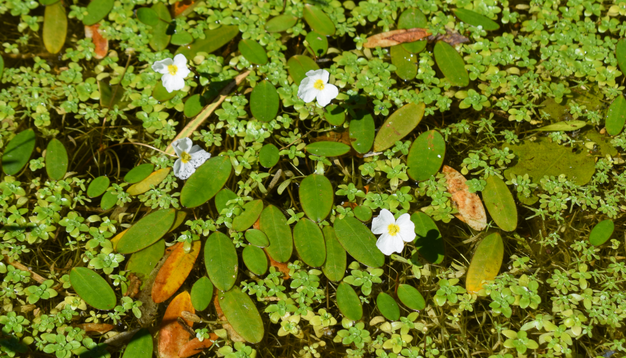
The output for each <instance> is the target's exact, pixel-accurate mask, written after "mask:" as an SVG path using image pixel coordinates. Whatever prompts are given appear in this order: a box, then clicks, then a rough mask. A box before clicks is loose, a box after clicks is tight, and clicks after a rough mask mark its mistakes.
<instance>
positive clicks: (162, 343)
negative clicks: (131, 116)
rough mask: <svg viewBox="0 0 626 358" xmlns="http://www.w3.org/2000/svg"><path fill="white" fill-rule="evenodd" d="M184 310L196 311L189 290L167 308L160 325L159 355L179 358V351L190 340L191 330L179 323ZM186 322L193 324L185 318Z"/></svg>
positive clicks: (189, 324) (163, 357)
mask: <svg viewBox="0 0 626 358" xmlns="http://www.w3.org/2000/svg"><path fill="white" fill-rule="evenodd" d="M183 311H187V312H190V313H193V314H195V313H196V311H195V309H194V308H193V305H192V304H191V296H190V295H189V292H187V291H183V292H181V293H180V294H179V295H178V296H176V297H175V298H174V299H173V300H172V302H170V305H169V306H167V310H165V314H164V315H163V320H162V321H161V326H160V327H159V342H158V346H157V353H158V357H160V358H179V357H180V356H179V355H178V352H180V350H181V349H182V348H183V347H184V346H185V345H186V344H187V342H189V336H190V334H189V332H188V331H187V330H186V329H185V327H183V326H182V325H181V324H180V323H178V318H179V317H181V314H182V312H183ZM185 322H186V323H187V325H188V326H189V327H192V326H193V322H192V321H189V320H185Z"/></svg>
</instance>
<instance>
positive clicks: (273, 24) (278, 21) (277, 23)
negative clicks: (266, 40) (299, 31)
mask: <svg viewBox="0 0 626 358" xmlns="http://www.w3.org/2000/svg"><path fill="white" fill-rule="evenodd" d="M296 22H298V18H297V17H295V16H293V15H289V14H283V15H279V16H276V17H274V18H271V19H270V20H268V21H267V22H266V23H265V30H267V32H283V31H285V30H287V29H290V28H292V27H293V26H294V25H295V24H296Z"/></svg>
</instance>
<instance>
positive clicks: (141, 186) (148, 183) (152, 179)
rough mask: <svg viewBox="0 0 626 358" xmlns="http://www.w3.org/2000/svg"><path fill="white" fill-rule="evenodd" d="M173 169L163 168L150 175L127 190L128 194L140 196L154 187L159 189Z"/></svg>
mask: <svg viewBox="0 0 626 358" xmlns="http://www.w3.org/2000/svg"><path fill="white" fill-rule="evenodd" d="M170 170H172V168H169V167H167V168H161V169H159V170H157V171H156V172H154V173H152V174H150V175H148V177H147V178H146V179H144V180H142V181H140V182H139V183H135V184H133V185H131V186H129V187H128V189H126V192H127V193H128V194H130V195H139V194H143V193H145V192H147V191H148V190H150V189H152V186H154V187H157V186H158V185H159V184H161V182H162V181H163V180H165V178H166V177H167V175H168V174H169V173H170Z"/></svg>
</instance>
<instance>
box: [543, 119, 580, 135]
mask: <svg viewBox="0 0 626 358" xmlns="http://www.w3.org/2000/svg"><path fill="white" fill-rule="evenodd" d="M586 125H587V122H585V121H562V122H557V123H553V124H549V125H547V126H543V127H541V128H537V129H533V130H532V131H533V132H559V131H564V132H570V131H576V130H579V129H581V128H582V127H584V126H586Z"/></svg>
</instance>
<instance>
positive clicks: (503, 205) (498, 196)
mask: <svg viewBox="0 0 626 358" xmlns="http://www.w3.org/2000/svg"><path fill="white" fill-rule="evenodd" d="M486 181H487V184H486V185H485V189H484V190H483V192H482V193H483V200H484V201H485V206H486V207H487V210H488V211H489V215H491V218H492V219H493V221H495V222H496V224H497V225H498V226H499V227H500V229H502V230H504V231H513V230H515V229H516V228H517V206H516V205H515V199H514V198H513V195H512V194H511V192H510V191H509V188H508V187H507V186H506V184H505V183H504V181H503V180H502V179H500V178H499V177H497V176H495V175H491V176H490V177H489V178H487V179H486Z"/></svg>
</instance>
